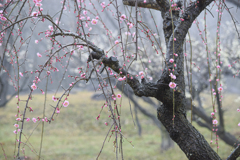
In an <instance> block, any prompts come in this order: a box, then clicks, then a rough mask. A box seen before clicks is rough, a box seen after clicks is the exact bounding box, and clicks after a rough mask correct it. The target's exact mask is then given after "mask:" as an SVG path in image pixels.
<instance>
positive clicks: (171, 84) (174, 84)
mask: <svg viewBox="0 0 240 160" xmlns="http://www.w3.org/2000/svg"><path fill="white" fill-rule="evenodd" d="M176 86H177V84H176V83H174V82H170V83H169V87H170V88H175V87H176Z"/></svg>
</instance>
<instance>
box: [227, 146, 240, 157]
mask: <svg viewBox="0 0 240 160" xmlns="http://www.w3.org/2000/svg"><path fill="white" fill-rule="evenodd" d="M239 155H240V146H239V145H238V146H237V148H235V150H234V151H233V152H232V153H231V154H230V155H229V156H228V158H227V160H236V159H237V158H238V157H239Z"/></svg>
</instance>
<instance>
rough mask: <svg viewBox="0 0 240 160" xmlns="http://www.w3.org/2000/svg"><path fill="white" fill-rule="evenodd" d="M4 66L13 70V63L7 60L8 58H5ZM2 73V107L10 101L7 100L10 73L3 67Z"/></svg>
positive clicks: (0, 86)
mask: <svg viewBox="0 0 240 160" xmlns="http://www.w3.org/2000/svg"><path fill="white" fill-rule="evenodd" d="M3 66H4V67H5V69H7V70H8V72H10V70H11V64H10V63H9V62H7V60H6V58H5V59H3ZM2 72H3V73H2V74H1V75H0V107H4V106H5V105H6V103H7V102H8V100H7V94H8V88H9V84H8V80H9V75H8V73H7V72H4V69H2Z"/></svg>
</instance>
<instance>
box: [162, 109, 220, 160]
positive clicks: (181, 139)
mask: <svg viewBox="0 0 240 160" xmlns="http://www.w3.org/2000/svg"><path fill="white" fill-rule="evenodd" d="M169 107H172V106H164V105H162V106H161V107H159V108H158V112H157V113H158V119H159V120H160V121H161V122H162V124H163V125H164V126H165V127H166V129H167V131H168V132H169V135H170V137H171V138H172V139H173V140H174V141H175V142H176V143H177V144H178V145H179V147H180V148H181V149H182V151H183V152H184V153H185V154H186V156H187V158H188V159H190V160H219V159H221V158H220V157H219V156H218V154H217V153H216V152H214V151H213V149H212V148H211V146H210V145H209V144H208V142H207V141H206V140H205V139H204V137H203V136H202V135H201V134H200V133H199V132H198V131H197V130H196V129H195V127H194V126H192V125H191V123H189V121H188V120H187V119H186V117H185V115H184V114H183V113H176V114H175V118H174V121H173V112H172V111H170V110H169Z"/></svg>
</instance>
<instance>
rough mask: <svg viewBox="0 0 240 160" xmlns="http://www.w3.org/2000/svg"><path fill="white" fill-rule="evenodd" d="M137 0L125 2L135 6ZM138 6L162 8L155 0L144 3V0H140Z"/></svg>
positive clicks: (124, 1)
mask: <svg viewBox="0 0 240 160" xmlns="http://www.w3.org/2000/svg"><path fill="white" fill-rule="evenodd" d="M135 2H136V0H123V4H124V5H127V6H132V7H134V6H135ZM137 5H138V7H142V8H149V9H155V10H158V11H159V10H161V7H159V5H158V4H157V3H156V1H155V0H148V1H147V2H146V3H144V0H138V4H137Z"/></svg>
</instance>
